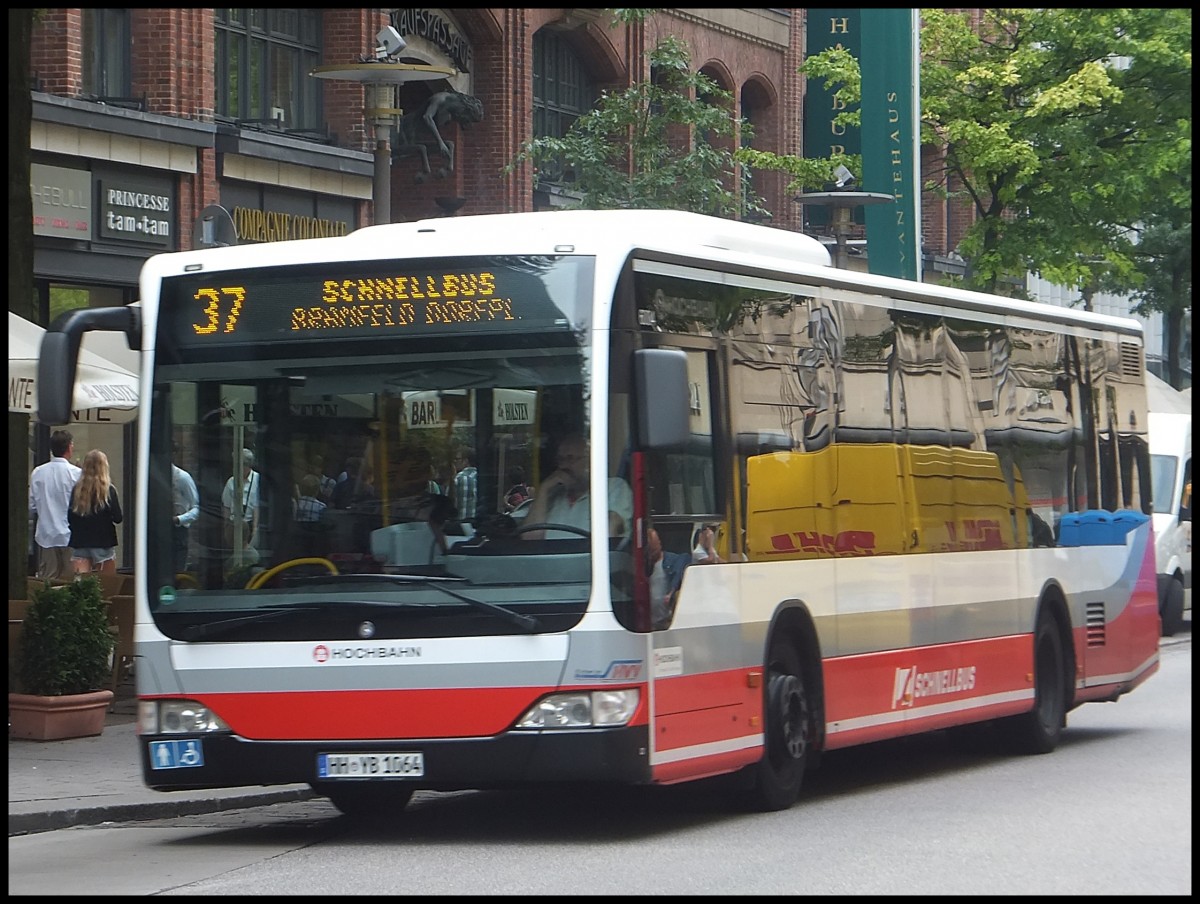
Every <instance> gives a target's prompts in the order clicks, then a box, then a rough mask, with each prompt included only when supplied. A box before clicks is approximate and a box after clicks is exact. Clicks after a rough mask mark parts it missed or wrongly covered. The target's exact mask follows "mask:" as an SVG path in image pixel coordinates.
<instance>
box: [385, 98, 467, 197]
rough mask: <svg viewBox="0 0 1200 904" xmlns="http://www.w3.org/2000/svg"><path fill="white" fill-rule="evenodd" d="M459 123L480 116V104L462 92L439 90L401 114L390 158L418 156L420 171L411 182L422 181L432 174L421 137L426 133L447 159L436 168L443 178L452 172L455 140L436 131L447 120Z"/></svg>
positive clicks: (393, 159) (465, 123)
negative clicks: (414, 107)
mask: <svg viewBox="0 0 1200 904" xmlns="http://www.w3.org/2000/svg"><path fill="white" fill-rule="evenodd" d="M452 119H453V120H454V121H455V122H456V123H458V124H459V125H460V126H469V125H471V124H472V123H476V122H479V121H481V120H482V119H483V104H482V103H481V102H480V100H479V98H477V97H473V96H472V95H470V94H463V93H462V92H461V91H454V90H450V91H439V92H438V93H437V94H434V95H432V96H430V97H429V99H428V100H426V101H425V103H423V104H421V106H419V107H417V108H416V109H415V110H412V111H411V112H408V113H405V114H404V115H403V116H402V117H400V122H399V124H398V125H397V127H396V146H395V149H394V150H393V152H392V161H393V162H395V161H396V160H398V159H399V158H401V157H409V156H412V155H413V154H416V155H419V156H420V158H421V170H420V171H419V172H418V173H417V174H416V175H415V176H414V177H413V181H414V182H424V181H425V180H426V179H427V178H429V175H430V173H431V170H430V167H429V150H428V148H426V146H425V142H423V141H422V140H421V138H422V137H424V136H425V135H426V133H428V134H429V135H432V136H433V138H434V140H435V141H436V142H437V148H438V152H439V153H441V155H442V156H443V157H445V158H446V164H445V166H442V167H439V168H438V171H437V175H438V178H439V179H444V178H446V176H448V175H449V174H450V173H452V172H454V142H453V141H446V140H445V139H444V138H442V133H441V132H439V131H438V127H439V126H444V125H445V124H446V123H448V122H449V121H450V120H452Z"/></svg>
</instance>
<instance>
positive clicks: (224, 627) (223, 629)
mask: <svg viewBox="0 0 1200 904" xmlns="http://www.w3.org/2000/svg"><path fill="white" fill-rule="evenodd" d="M314 608H317V607H316V606H315V605H308V606H287V607H279V608H275V609H268V610H267V611H265V612H254V613H252V614H250V615H237V616H234V617H233V618H220V619H217V620H216V621H214V622H204V623H203V624H199V625H188V626H187V627H186V628H184V629H183V630H182V631H181V632H180V633H181V634H182V635H183V639H184V640H200V639H201V638H204V637H215V636H217V635H220V634H228V633H229V632H230V630H231V629H232V628H235V627H240V626H242V625H251V624H255V623H258V622H265V621H270V620H271V619H274V618H279V617H280V616H283V615H288V614H290V613H293V612H306V611H311V610H312V609H314Z"/></svg>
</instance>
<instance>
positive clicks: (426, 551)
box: [147, 256, 593, 640]
mask: <svg viewBox="0 0 1200 904" xmlns="http://www.w3.org/2000/svg"><path fill="white" fill-rule="evenodd" d="M592 270H593V262H592V260H591V259H590V258H585V257H560V256H556V257H537V258H534V257H522V258H487V259H484V258H474V259H456V260H454V261H451V262H447V261H415V262H413V261H406V262H404V264H403V266H402V267H396V266H394V265H393V266H390V267H389V266H387V265H385V264H381V263H380V262H366V263H363V262H354V263H349V264H337V265H330V264H325V265H323V266H314V267H311V268H296V267H289V268H287V270H286V272H284V271H282V270H281V271H279V273H278V274H276V273H274V272H273V271H271V270H268V269H262V270H253V271H240V272H228V271H227V272H222V273H219V274H197V275H186V276H177V277H171V278H168V279H166V280H164V281H163V285H162V293H161V307H160V316H159V321H158V330H157V341H156V352H155V363H154V400H153V415H152V417H151V418H150V423H151V424H153V429H154V436H153V437H152V439H151V443H150V447H151V453H150V458H151V461H150V468H149V473H150V482H149V486H148V494H147V495H148V501H149V509H148V522H147V524H148V530H147V563H148V578H149V580H148V585H147V586H148V587H150V588H152V589H151V591H150V609H151V612H152V614H153V615H154V618H155V621H156V622H157V624H158V626H159V628H160V629H161V630H162V631H163V632H164V633H166V634H167V635H168V636H171V637H176V638H180V639H204V638H210V637H211V638H220V639H231V640H254V639H281V640H286V639H308V638H325V639H329V638H332V639H334V640H336V639H339V638H340V637H344V638H356V637H357V638H360V639H361V638H362V637H363V636H368V635H365V634H364V632H366V631H370V632H373V634H374V636H377V637H384V636H387V637H393V638H396V637H422V636H423V637H429V636H448V635H452V634H453V635H461V634H473V633H475V634H489V633H514V632H521V631H526V632H528V631H531V630H562V629H564V628H566V627H569V626H570V625H571V624H574V622H575V621H577V620H578V618H579V617H580V616H581V615H582V613H583V610H584V608H585V606H586V602H587V598H588V594H589V589H590V587H589V585H590V579H591V566H590V545H589V544H590V541H589V538H588V532H587V531H582V530H581V531H579V533H578V535H574V534H564V533H563V532H555V535H553V536H552V535H551V534H546V532H545V531H537V530H525V529H524V528H526V527H527V526H528V522H527V521H526V520H525V519H526V515H527V513H528V511H529V508H530V505H531V497H532V495H533V492H534V488H535V487H536V486H537V484H538V482H539V480H540V478H541V477H544V476H545V474H546V473H548V470H547V469H548V468H549V469H550V470H552V469H553V468H552V465H553V461H552V458H551V457H550V456H551V452H552V449H553V447H554V445H555V443H556V441H557V439H558V438H560V437H561V436H563V435H565V434H566V433H568V432H571V433H584V434H585V435H586V430H587V423H586V414H585V411H586V406H585V404H584V399H585V397H586V393H585V391H584V386H585V382H586V380H587V376H588V374H589V372H590V365H589V354H590V349H591V341H590V330H591V324H590V323H589V322H588V313H587V312H588V310H589V306H590V302H591V298H590V295H591V284H592ZM543 534H545V536H543ZM535 536H536V537H537V539H529V538H530V537H535ZM555 537H558V538H555ZM366 623H369V624H370V625H371V627H370V628H369V629H368V628H364V627H363V625H364V624H366Z"/></svg>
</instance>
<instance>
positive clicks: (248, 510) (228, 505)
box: [221, 449, 261, 549]
mask: <svg viewBox="0 0 1200 904" xmlns="http://www.w3.org/2000/svg"><path fill="white" fill-rule="evenodd" d="M260 483H261V478H260V476H259V473H258V472H257V471H255V470H254V453H253V452H251V451H250V450H249V449H243V450H242V498H241V500H240V502H239V501H238V500H237V499H235V496H236V492H237V491H236V490H235V489H234V485H235V484H236V481H235V480H234V478H233V477H230V478H229V479H228V480H227V481H225V489H224V490H223V491H222V492H221V505H222V507H223V509H224V511H225V524H226V528H227V530H228V531H229V536H228V538H227V543H228V546H229V547H230V548H231V549H232V548H233V547H234V539H235V534H234V531H235V530H236V529H237V526H238V525H240V526H241V530H242V538H241V540H242V544H243V545H245V546H255V545H257V544H256V543H255V534H256V533H257V532H258V503H259V495H258V494H259V484H260Z"/></svg>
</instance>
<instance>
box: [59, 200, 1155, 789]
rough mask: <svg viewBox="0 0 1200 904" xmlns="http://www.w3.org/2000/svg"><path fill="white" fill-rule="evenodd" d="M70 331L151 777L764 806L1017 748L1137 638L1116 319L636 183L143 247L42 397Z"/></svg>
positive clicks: (1147, 566) (1150, 586) (1141, 581)
mask: <svg viewBox="0 0 1200 904" xmlns="http://www.w3.org/2000/svg"><path fill="white" fill-rule="evenodd" d="M89 329H117V330H123V331H125V332H127V333H128V334H129V335H130V337H131V340H132V341H134V342H135V343H136V344H137V347H139V348H140V349H141V353H142V354H141V357H142V362H143V374H142V386H141V390H142V408H141V413H140V421H139V424H140V431H139V442H138V460H137V470H136V473H137V478H138V481H137V497H136V504H135V505H133V506H132V508H133V510H134V511H135V512H136V519H137V524H136V534H135V536H136V575H137V576H136V586H137V611H138V616H137V625H136V648H137V660H136V676H137V693H138V699H139V732H140V734H139V738H140V740H139V746H140V749H141V757H142V763H143V772H144V777H145V781H146V783H147V785H148V786H149V787H151V788H155V789H159V790H163V791H169V790H175V789H183V788H221V787H228V786H238V785H271V784H282V783H295V782H307V783H310V784H311V785H312V787H313V788H315V789H316V790H317V791H318V792H320V793H321V794H324V795H328V796H329V797H330V798H332V800H333V802H334V803H335V804H336V805H337V806H338V807H339V808H340V809H341V810H343V811H344V812H347V813H358V812H363V811H367V810H373V809H379V808H391V809H393V810H394V809H399V808H401V807H403V806H404V805H405V804H406V803H407V802H408V800H409V798H410V797H411V795H412V793H413V791H414V789H434V790H452V789H466V788H490V787H501V786H514V785H525V784H537V783H553V782H617V783H627V784H652V783H674V782H683V781H688V780H693V779H699V778H703V777H707V776H715V775H721V774H734V773H738V774H740V776H741V777H742V778H744V781H734V782H732V783H731V784H732V785H733V786H734V787H739V788H741V789H742V790H743V791H744V793H745V795H747V799H748V800H749V801H751V802H752V803H753V804H754V805H755V806H757V807H759V808H763V809H779V808H784V807H788V806H790V805H791V804H792V803H793V802H794V801H795V800H796V799H797V796H798V793H799V791H800V787H801V780H802V778H803V776H804V774H805V772H806V771H807V770H809V769H810V768H811V767H813V766H814V765H815V764H816V762H817V760H818V758H819V756H820V755H821V753H822V752H823V751H826V750H833V749H836V748H840V747H846V746H849V745H854V744H860V743H864V742H870V741H876V740H880V739H884V738H892V737H896V736H899V735H906V734H913V733H918V732H924V731H929V730H933V729H943V728H947V727H950V726H958V725H964V724H968V723H979V722H987V723H991V724H993V725H995V726H996V729H997V731H998V732H999V733H1000V734H1001V735H1002V736H1003V737H1005V738H1007V739H1009V740H1010V741H1011V742H1012V745H1013V747H1014V748H1015V749H1019V750H1023V751H1029V752H1037V753H1041V752H1047V751H1050V750H1051V749H1053V748H1054V747H1055V745H1056V743H1057V742H1058V740H1059V737H1060V733H1061V731H1062V730H1063V728H1064V726H1065V724H1066V719H1067V714H1068V712H1069V711H1070V710H1072V709H1073V708H1075V707H1076V706H1079V705H1080V704H1082V703H1086V702H1091V701H1113V700H1116V699H1117V698H1118V697H1120V696H1121V695H1122V694H1125V693H1126V692H1128V691H1130V690H1132V689H1133V688H1134V687H1136V686H1137V685H1139V684H1140V683H1141V682H1142V681H1144V680H1145V679H1146V678H1148V677H1149V676H1150V675H1152V674H1153V673H1154V672H1155V671H1156V670H1157V668H1158V637H1159V615H1158V608H1157V605H1156V596H1155V571H1154V567H1155V565H1154V546H1153V542H1152V536H1151V530H1152V528H1151V526H1150V524H1149V521H1148V517H1147V516H1148V514H1149V512H1150V483H1149V478H1148V462H1149V457H1148V451H1147V439H1146V429H1147V416H1146V393H1145V387H1144V385H1143V373H1144V356H1143V350H1142V336H1141V333H1140V331H1139V327H1138V325H1137V324H1136V323H1135V322H1133V321H1128V320H1124V319H1118V318H1113V317H1107V316H1101V315H1096V314H1090V313H1084V312H1079V311H1074V310H1069V309H1063V308H1058V307H1049V306H1043V305H1038V304H1032V303H1026V302H1022V301H1014V300H1011V299H1007V298H999V297H993V296H989V295H984V294H979V293H974V292H968V291H963V290H959V289H954V288H947V287H941V286H936V285H927V284H922V283H917V282H911V281H905V280H898V279H890V278H885V277H879V276H871V275H866V274H862V273H856V272H850V271H846V270H840V269H836V268H833V267H831V266H830V259H829V255H828V253H827V252H826V251H825V249H824V248H823V247H822V246H821V244H820V243H818V242H817V241H815V240H814V239H812V238H809V237H805V236H802V235H798V234H795V233H792V232H788V231H783V230H778V229H773V228H769V227H764V226H756V225H749V224H744V223H738V222H732V221H727V220H720V219H713V218H709V217H704V216H700V215H695V214H689V213H680V212H673V211H646V210H639V211H563V212H547V213H528V214H505V215H494V216H475V217H451V218H441V219H434V220H427V221H421V222H413V223H398V224H393V225H382V226H376V227H370V228H365V229H360V230H358V231H357V232H354V233H352V234H350V235H347V236H344V237H338V238H326V239H314V240H306V241H293V242H278V243H272V244H259V245H242V246H235V247H227V248H217V249H209V250H200V251H191V252H182V253H175V254H165V255H161V256H157V257H154V258H151V259H150V260H149V261H148V262H147V263H146V265H145V267H144V269H143V273H142V277H141V304H140V305H138V306H134V307H131V308H118V309H98V310H89V311H79V312H73V313H71V314H68V315H65V316H64V317H63V318H60V320H59V321H58V322H57V323H56V324H55V325H54V326H53V327H52V328H51V330H50V331H49V332H48V334H47V339H46V341H45V343H44V345H43V353H42V359H41V368H42V370H41V373H40V375H39V385H40V387H41V390H42V392H41V399H42V402H41V406H42V407H41V413H42V420H44V421H47V422H49V423H58V422H59V420H58V419H56V418H59V415H60V414H61V411H63V410H65V408H63V407H61V406H67V405H69V394H67V393H66V392H65V390H66V388H68V387H69V385H70V380H69V379H67V378H68V377H69V375H71V374H73V365H72V359H73V353H72V349H74V348H77V347H78V343H79V338H80V334H81V333H82V332H83V331H85V330H89ZM56 384H57V385H56ZM47 419H48V420H47ZM572 437H573V439H570V438H572ZM580 438H582V441H581V439H580ZM564 441H566V442H567V443H568V444H573V445H571V449H572V454H573V455H574V456H575V460H573V461H569V462H562V463H561V464H562V466H563V467H564V468H565V469H566V470H567V471H569V472H571V474H573V475H574V478H575V482H574V485H573V486H572V485H571V481H570V480H567V479H565V478H564V477H563V475H562V473H561V471H560V462H559V461H558V460H556V455H557V451H558V449H557V447H558V445H559V444H560V443H562V442H564ZM580 449H582V450H583V452H582V453H581V452H580ZM173 450H175V451H174V456H173V454H172V451H173ZM243 450H249V451H250V453H251V455H250V456H248V457H247V456H245V454H244V451H243ZM580 455H582V460H580V459H579V456H580ZM464 456H465V457H466V459H469V460H470V462H471V463H472V464H471V465H470V467H473V468H474V471H473V472H472V471H469V470H466V467H467V466H466V465H465V464H464V460H465V459H464ZM566 457H567V456H565V455H564V458H566ZM247 462H249V463H250V467H249V469H247V468H246V467H244V465H245V464H246V463H247ZM173 464H174V465H176V466H178V467H180V468H182V469H183V470H184V471H186V472H188V473H189V474H190V475H191V476H192V478H193V479H194V483H195V485H196V487H197V490H198V496H199V505H198V510H197V513H196V517H195V520H194V522H192V523H191V524H190V526H187V525H186V522H188V521H190V520H191V516H190V515H189V514H188V513H187V512H186V511H185V509H186V508H187V506H186V503H184V502H181V501H178V500H177V498H176V494H175V491H174V487H175V485H176V484H177V483H178V479H179V478H178V474H176V473H175V472H173ZM339 478H340V479H339ZM460 478H462V479H460ZM334 482H336V485H335V486H333V487H332V489H329V486H330V484H332V483H334ZM544 483H545V484H546V486H543V484H544ZM468 484H469V489H465V487H468ZM514 484H524V485H526V486H528V487H529V488H531V490H532V493H533V501H532V503H526V504H524V505H522V506H519V507H517V508H515V509H513V508H512V507H511V506H510V505H508V504H507V503H506V499H507V498H508V491H509V489H510V487H512V486H513V485H514ZM549 486H554V490H553V491H552V490H550V489H548V488H547V487H549ZM539 493H544V494H546V497H545V498H544V499H543V500H542V505H541V506H539V505H538V504H537V503H538V494H539ZM551 493H554V494H555V495H553V496H551ZM559 493H561V494H562V498H559V496H558V495H557V494H559ZM320 503H323V504H324V508H322V506H321V505H320ZM468 509H470V510H468ZM580 512H582V513H583V514H580ZM532 513H540V514H532ZM177 516H181V518H182V520H183V521H184V522H185V524H184V526H182V527H180V526H178V525H177V524H176V518H177ZM537 517H541V518H542V519H544V520H542V521H538V522H535V521H533V520H532V519H534V518H537ZM243 522H244V523H243ZM709 537H711V538H713V540H714V542H712V543H708V542H707V538H709ZM708 546H711V549H709V548H707V547H708ZM660 550H662V551H664V553H663V556H662V559H661V560H660V559H659V558H658V555H659V552H660Z"/></svg>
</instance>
